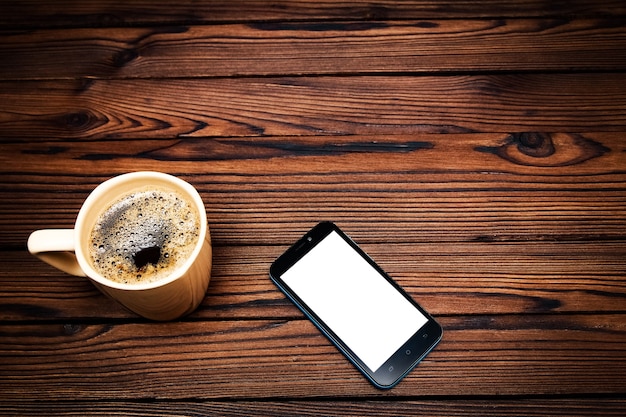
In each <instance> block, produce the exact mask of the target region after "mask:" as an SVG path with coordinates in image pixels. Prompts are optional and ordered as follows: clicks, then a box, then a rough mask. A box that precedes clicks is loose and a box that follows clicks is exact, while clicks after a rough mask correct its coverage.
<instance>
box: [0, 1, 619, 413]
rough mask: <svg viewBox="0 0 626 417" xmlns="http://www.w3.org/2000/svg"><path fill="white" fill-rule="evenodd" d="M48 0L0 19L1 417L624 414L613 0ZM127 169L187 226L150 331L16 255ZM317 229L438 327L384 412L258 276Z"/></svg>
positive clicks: (69, 219) (18, 6) (376, 397)
mask: <svg viewBox="0 0 626 417" xmlns="http://www.w3.org/2000/svg"><path fill="white" fill-rule="evenodd" d="M49 3H50V4H48V2H45V1H37V0H24V1H11V2H2V3H1V5H0V29H1V36H2V38H1V39H2V41H1V42H0V141H1V143H0V175H1V176H0V249H1V250H0V265H1V266H0V319H1V323H0V414H2V415H23V416H30V415H46V416H56V415H80V416H97V415H106V416H109V415H140V414H141V415H177V416H179V415H180V416H197V415H245V416H251V415H287V416H294V415H304V414H306V415H308V414H311V415H313V414H315V415H318V414H321V415H366V414H370V415H432V416H438V415H441V416H450V415H477V416H489V415H494V416H505V415H511V416H513V415H516V416H518V415H533V416H536V415H546V416H556V415H563V416H566V415H567V416H574V415H611V416H623V415H625V413H626V4H625V3H624V2H623V1H622V0H619V1H617V0H616V1H611V0H593V1H592V0H589V1H582V0H581V1H552V2H544V1H530V0H529V1H523V0H507V1H504V0H502V1H498V0H490V1H487V0H484V1H474V2H458V1H425V0H424V1H420V0H415V1H404V2H392V1H386V0H380V1H377V2H375V3H371V4H368V3H362V2H357V1H350V0H348V1H342V2H340V1H335V2H333V1H328V2H326V1H321V2H320V1H318V2H307V1H298V0H280V1H275V2H265V1H255V0H244V1H239V2H231V1H213V2H209V1H207V2H203V3H204V4H196V2H194V1H190V0H181V1H177V2H160V3H156V2H153V1H147V0H146V1H136V2H135V1H120V0H105V1H95V0H92V1H90V0H83V1H80V2H66V3H70V4H67V5H61V4H58V3H60V2H54V4H53V2H49ZM198 3H200V2H198ZM136 170H158V171H163V172H168V173H171V174H174V175H177V176H180V177H181V178H183V179H185V180H187V181H189V182H191V183H192V184H193V185H194V186H196V187H197V188H198V190H199V191H200V193H201V195H202V198H203V200H204V202H205V205H206V209H207V215H208V221H209V226H210V230H211V234H212V239H213V246H214V257H213V261H214V266H213V271H212V280H211V284H210V288H209V290H208V293H207V295H206V298H205V299H204V301H203V303H202V304H201V306H200V308H199V309H198V310H197V311H196V312H194V313H193V314H191V315H190V316H188V317H186V318H184V319H181V320H177V321H174V322H168V323H158V322H151V321H148V320H145V319H142V318H140V317H137V316H135V315H133V314H131V313H129V312H127V311H125V310H124V309H123V308H121V307H119V306H118V305H117V304H116V303H115V302H113V301H111V300H109V299H107V298H106V297H104V296H103V295H102V294H101V293H100V292H98V291H97V290H96V289H95V287H93V286H92V284H90V283H89V282H88V281H86V280H85V279H81V278H77V277H72V276H69V275H66V274H63V273H61V272H59V271H57V270H55V269H53V268H52V267H49V266H48V265H46V264H44V263H42V262H41V261H39V260H37V259H35V258H34V257H33V256H31V255H29V254H28V253H27V251H26V245H25V243H26V240H27V238H28V235H29V234H30V233H31V232H32V231H34V230H36V229H41V228H50V227H62V228H71V227H72V225H73V223H74V220H75V218H76V214H77V212H78V210H79V208H80V206H81V204H82V201H83V200H84V199H85V198H86V197H87V195H88V194H89V192H90V191H91V190H92V189H93V188H94V187H95V186H96V185H97V184H98V183H100V182H102V181H104V180H105V179H107V178H110V177H112V176H115V175H117V174H121V173H124V172H129V171H136ZM322 219H324V220H333V221H335V222H336V223H338V224H339V225H340V226H341V227H342V228H343V229H344V230H345V231H346V232H348V233H349V234H351V235H352V236H353V237H354V239H355V240H356V241H357V242H359V243H360V244H361V246H362V247H363V248H364V249H365V250H366V251H368V252H369V253H370V254H371V255H372V256H373V257H374V258H375V259H377V260H378V262H379V263H380V264H381V266H383V268H385V269H386V270H387V271H388V272H389V273H390V275H391V276H393V277H394V278H395V279H396V280H397V281H398V282H399V283H400V285H402V286H403V287H404V288H405V289H406V290H407V291H408V292H409V293H410V294H411V295H412V296H413V297H414V298H415V299H416V300H417V301H418V302H420V303H421V304H422V305H423V306H424V307H425V308H426V309H427V310H428V311H430V312H432V313H433V314H434V315H435V316H436V317H437V319H438V320H439V321H440V322H441V324H442V325H443V327H444V332H445V333H444V338H443V340H442V342H441V343H440V345H439V346H438V347H437V348H436V349H435V350H434V351H433V352H432V353H431V354H430V355H429V356H428V357H427V358H426V360H424V361H423V363H421V364H420V365H419V366H418V367H417V368H416V369H415V370H414V371H413V372H411V373H410V374H409V376H408V377H407V378H406V379H405V380H404V381H403V382H401V383H400V384H399V385H398V386H397V387H396V388H394V389H392V390H390V391H380V390H377V389H376V388H374V387H373V386H371V385H370V384H369V383H368V382H367V381H366V380H365V379H364V378H363V377H362V376H361V375H360V374H359V373H358V372H357V370H356V369H355V368H354V367H353V366H352V365H350V364H349V363H348V361H347V360H346V359H344V357H343V356H342V355H341V354H340V353H338V351H337V350H336V349H335V348H334V347H332V346H331V345H330V344H329V343H328V342H327V340H326V339H325V338H324V337H323V336H321V335H320V333H319V332H318V331H317V330H316V329H315V328H314V327H313V325H312V324H310V322H309V321H307V320H306V319H304V317H303V316H302V314H300V312H299V311H298V310H297V309H296V308H295V307H294V306H293V305H292V304H291V303H290V302H288V301H287V300H286V299H285V297H284V296H283V295H282V294H281V293H280V292H279V291H278V290H277V289H276V287H275V286H274V285H273V284H272V283H271V281H270V280H269V278H268V268H269V265H270V263H271V262H272V261H273V260H274V259H275V258H276V257H277V256H278V255H279V254H280V253H282V252H283V251H284V250H285V249H286V248H287V247H288V246H289V245H290V243H292V242H293V241H294V240H295V239H296V238H297V237H299V236H300V235H301V234H303V233H304V232H305V231H306V230H308V229H309V228H310V227H311V226H313V225H314V224H315V223H317V222H318V221H319V220H322Z"/></svg>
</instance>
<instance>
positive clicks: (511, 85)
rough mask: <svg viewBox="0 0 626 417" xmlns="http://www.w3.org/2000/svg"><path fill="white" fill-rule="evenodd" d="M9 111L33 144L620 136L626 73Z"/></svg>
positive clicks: (331, 82)
mask: <svg viewBox="0 0 626 417" xmlns="http://www.w3.org/2000/svg"><path fill="white" fill-rule="evenodd" d="M131 91H132V94H130V92H131ZM563 97H567V100H564V99H563ZM0 100H1V101H2V103H4V105H3V109H2V111H1V112H0V135H2V136H3V137H5V138H18V139H22V140H29V141H34V140H35V139H37V138H58V139H61V138H66V139H101V138H107V139H125V138H177V137H179V138H180V137H206V136H212V137H225V136H226V137H232V136H248V137H250V136H274V135H277V136H285V135H298V136H300V135H357V134H358V135H371V134H377V135H381V134H394V135H397V134H415V133H469V132H484V133H503V132H528V131H531V132H536V131H540V132H541V131H547V132H578V133H583V132H598V131H614V132H619V131H624V129H625V124H626V123H625V120H626V90H625V87H624V84H623V83H622V76H621V75H619V74H559V75H555V74H526V75H484V76H446V77H428V76H424V77H410V76H397V77H396V76H394V77H387V76H381V77H368V76H357V77H313V78H307V77H304V78H270V79H267V78H250V79H238V80H233V79H220V80H217V79H191V80H175V79H167V80H145V79H141V80H83V81H62V80H55V81H32V82H0Z"/></svg>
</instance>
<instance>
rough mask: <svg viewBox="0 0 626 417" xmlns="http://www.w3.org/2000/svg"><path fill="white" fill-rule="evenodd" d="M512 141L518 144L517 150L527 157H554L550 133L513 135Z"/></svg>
mask: <svg viewBox="0 0 626 417" xmlns="http://www.w3.org/2000/svg"><path fill="white" fill-rule="evenodd" d="M511 139H512V141H513V142H514V143H516V144H517V149H518V150H519V151H520V152H521V153H523V154H525V155H528V156H533V157H535V158H546V157H548V156H552V155H554V152H555V148H554V143H553V141H552V137H551V136H550V135H549V134H548V133H541V132H522V133H514V134H512V135H511Z"/></svg>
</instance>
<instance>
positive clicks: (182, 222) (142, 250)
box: [90, 189, 200, 284]
mask: <svg viewBox="0 0 626 417" xmlns="http://www.w3.org/2000/svg"><path fill="white" fill-rule="evenodd" d="M199 230H200V224H199V216H198V213H197V211H196V209H195V206H194V205H193V204H191V203H190V202H189V201H188V200H187V199H186V198H185V197H183V196H182V195H180V194H178V193H176V192H173V191H166V190H161V189H146V190H144V191H138V192H134V193H132V194H128V195H126V196H123V197H121V198H120V199H119V200H118V201H116V202H115V203H113V204H112V205H111V206H110V207H109V208H107V210H106V211H105V212H104V213H103V214H102V215H100V217H99V218H98V220H97V222H96V225H95V226H94V228H93V230H92V233H91V240H90V243H91V247H90V255H91V256H90V257H91V264H92V266H93V268H94V269H95V270H96V271H97V272H98V273H100V274H101V275H102V276H104V277H106V278H108V279H110V280H113V281H117V282H121V283H127V284H133V283H147V282H154V281H157V280H159V279H162V278H164V277H166V276H168V275H170V274H171V273H172V272H174V271H175V270H176V269H177V268H178V267H180V266H181V265H182V264H183V263H184V262H185V261H186V260H187V259H188V258H189V256H190V255H191V252H192V251H193V249H194V247H195V246H196V243H197V241H198V235H199Z"/></svg>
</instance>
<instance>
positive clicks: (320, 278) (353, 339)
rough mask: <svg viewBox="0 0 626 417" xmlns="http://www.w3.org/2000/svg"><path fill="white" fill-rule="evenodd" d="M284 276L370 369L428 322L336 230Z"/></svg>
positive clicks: (290, 285)
mask: <svg viewBox="0 0 626 417" xmlns="http://www.w3.org/2000/svg"><path fill="white" fill-rule="evenodd" d="M282 278H283V281H285V283H286V284H287V285H288V286H289V287H290V288H291V290H292V291H293V292H294V293H295V294H296V295H297V296H298V297H300V299H302V301H304V302H305V303H306V304H307V305H308V306H309V307H310V308H311V310H313V311H314V312H315V314H317V316H318V317H319V318H320V319H321V320H322V321H324V322H325V323H326V324H327V325H328V327H329V328H330V329H331V330H332V331H333V332H334V333H335V334H336V335H337V336H339V338H341V339H342V340H343V341H344V343H345V344H346V345H347V346H348V347H349V348H350V349H351V350H352V351H353V352H354V353H355V354H356V355H357V356H358V357H359V358H360V359H361V360H362V361H363V363H365V365H367V367H368V368H370V369H371V370H372V371H374V372H376V370H378V368H380V366H381V365H382V364H383V363H385V361H387V359H389V358H390V357H391V355H393V354H394V353H395V352H396V351H397V350H398V349H399V348H400V347H401V346H402V345H403V344H404V343H405V342H406V341H407V340H408V339H409V338H410V337H411V336H413V335H414V334H415V332H417V331H418V330H419V329H420V328H421V327H422V326H423V325H424V324H425V323H426V322H427V319H426V317H425V316H424V315H423V314H422V313H421V312H420V311H419V310H417V309H416V308H415V307H414V306H413V305H412V304H411V303H410V302H409V301H408V300H407V299H406V298H404V296H402V294H400V293H398V291H397V290H396V289H395V288H394V287H393V286H392V285H391V284H390V283H389V282H388V281H387V280H386V279H385V278H384V277H383V276H382V275H380V273H378V271H376V269H374V268H373V267H372V266H371V265H370V264H369V263H368V262H367V261H366V260H365V259H363V258H362V257H361V256H360V255H359V254H358V253H357V252H356V251H355V250H354V249H353V248H352V247H351V246H350V245H349V244H348V243H347V242H346V241H344V240H343V239H342V238H341V236H339V235H338V234H337V233H336V232H334V231H333V232H331V233H330V234H329V235H328V236H327V237H326V238H324V240H322V241H321V242H320V243H319V244H317V245H316V246H315V247H314V248H313V249H312V250H311V251H310V252H309V253H307V254H306V255H305V256H304V257H303V258H302V259H301V260H300V261H298V262H297V263H296V264H295V265H294V266H292V267H291V268H290V269H289V270H287V271H286V272H285V273H284V274H283V276H282Z"/></svg>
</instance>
